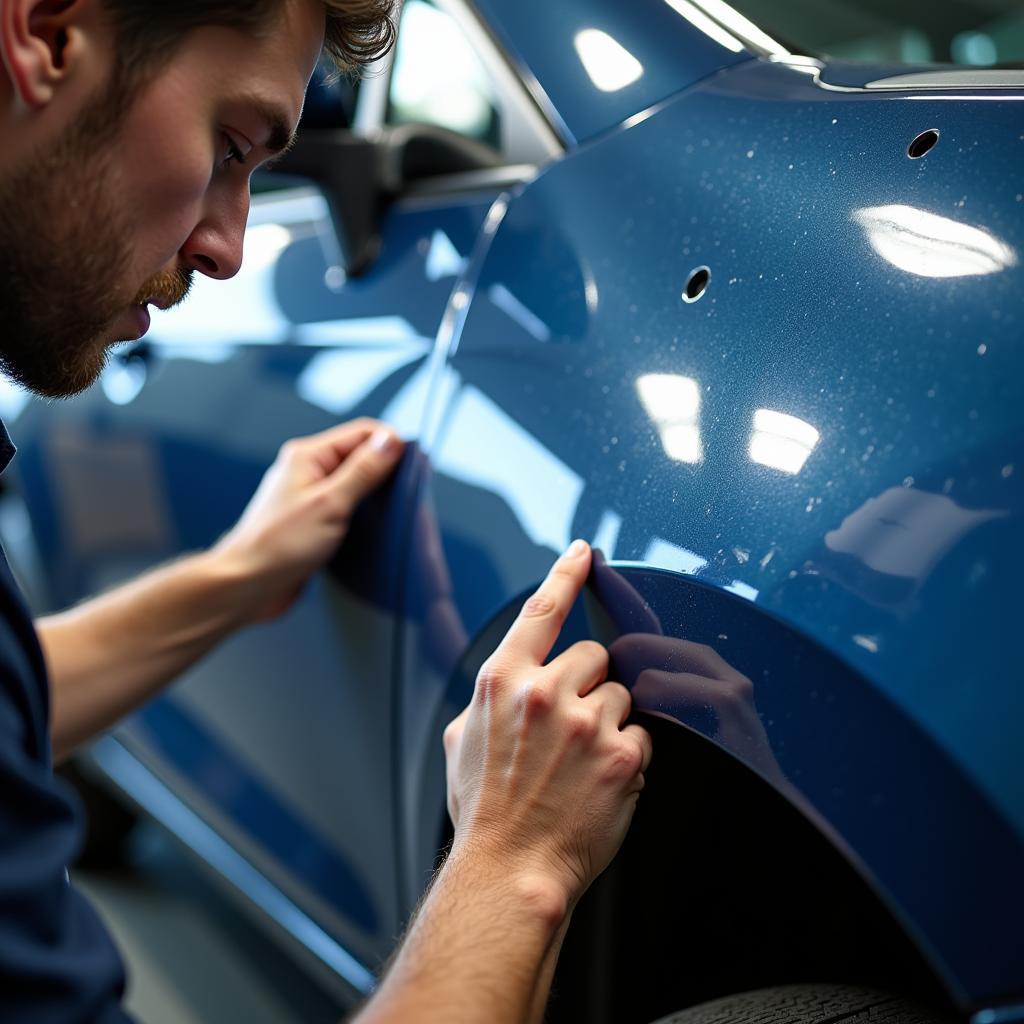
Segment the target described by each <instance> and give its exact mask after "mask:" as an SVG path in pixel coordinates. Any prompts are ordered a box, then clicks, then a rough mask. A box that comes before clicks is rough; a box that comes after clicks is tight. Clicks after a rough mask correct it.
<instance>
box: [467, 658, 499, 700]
mask: <svg viewBox="0 0 1024 1024" xmlns="http://www.w3.org/2000/svg"><path fill="white" fill-rule="evenodd" d="M505 677H506V673H505V668H504V666H503V665H502V663H501V661H500V660H499V659H498V658H496V657H493V656H492V657H490V658H488V659H487V661H485V662H484V663H483V665H481V666H480V671H479V672H478V673H477V676H476V691H475V696H476V698H477V700H478V701H482V702H487V701H490V700H492V699H493V698H494V694H495V692H496V691H498V690H500V689H501V688H502V686H504V684H505Z"/></svg>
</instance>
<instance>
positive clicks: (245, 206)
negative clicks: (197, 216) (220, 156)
mask: <svg viewBox="0 0 1024 1024" xmlns="http://www.w3.org/2000/svg"><path fill="white" fill-rule="evenodd" d="M248 216H249V190H248V188H246V189H245V191H244V193H242V192H240V191H236V192H235V193H234V194H232V195H225V196H221V197H216V199H215V200H214V201H212V202H211V203H210V204H209V205H208V206H207V208H206V209H205V210H204V213H203V217H202V219H201V220H200V221H199V223H198V224H197V225H196V226H195V228H193V230H192V233H191V234H190V235H189V236H188V238H187V239H185V244H184V245H183V246H182V247H181V256H182V261H183V263H184V264H185V266H186V268H188V269H190V270H197V271H199V273H200V274H205V275H206V276H207V277H212V278H215V279H216V280H218V281H226V280H227V279H228V278H230V277H234V276H235V274H237V273H238V271H239V270H240V269H241V266H242V243H243V240H244V238H245V223H246V220H247V219H248Z"/></svg>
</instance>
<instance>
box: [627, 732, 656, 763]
mask: <svg viewBox="0 0 1024 1024" xmlns="http://www.w3.org/2000/svg"><path fill="white" fill-rule="evenodd" d="M622 735H623V736H629V737H630V738H631V739H632V740H633V741H634V742H635V743H636V744H637V745H638V746H639V748H640V773H641V774H643V773H644V772H646V771H647V769H648V768H649V767H650V766H651V756H652V755H653V753H654V744H653V742H652V741H651V734H650V733H649V732H648V731H647V730H646V729H645V728H644V727H643V726H642V725H635V724H634V725H627V726H626V728H625V729H623V730H622Z"/></svg>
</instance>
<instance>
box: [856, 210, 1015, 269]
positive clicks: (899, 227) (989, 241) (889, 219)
mask: <svg viewBox="0 0 1024 1024" xmlns="http://www.w3.org/2000/svg"><path fill="white" fill-rule="evenodd" d="M851 217H852V219H853V221H854V222H855V223H857V224H859V225H860V226H861V227H862V228H863V229H864V232H865V234H866V235H867V239H868V242H869V244H870V245H871V248H872V249H874V250H875V252H877V253H878V255H879V256H881V257H882V259H884V260H887V261H888V262H889V263H891V264H892V265H893V266H894V267H898V268H899V269H900V270H905V271H907V272H908V273H910V274H917V275H918V276H919V277H970V276H973V275H977V274H995V273H997V272H998V271H1000V270H1005V269H1006V268H1007V267H1012V266H1015V265H1016V263H1017V254H1016V253H1015V252H1014V251H1013V249H1011V248H1010V247H1009V246H1008V245H1006V244H1005V243H1003V242H1001V241H999V239H998V238H995V237H994V236H992V235H990V234H989V233H988V232H987V231H982V230H981V228H973V227H971V226H970V225H968V224H961V223H959V222H958V221H955V220H950V219H949V218H948V217H940V216H939V215H938V214H935V213H928V212H927V211H926V210H918V209H915V208H914V207H913V206H901V205H897V204H894V205H891V206H869V207H866V208H865V209H863V210H855V211H854V212H853V213H852V214H851Z"/></svg>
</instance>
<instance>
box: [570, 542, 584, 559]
mask: <svg viewBox="0 0 1024 1024" xmlns="http://www.w3.org/2000/svg"><path fill="white" fill-rule="evenodd" d="M586 550H587V545H586V542H585V541H582V540H574V541H573V542H572V543H571V544H570V545H569V550H568V551H566V553H565V556H566V558H579V556H580V555H582V554H583V553H584V552H585V551H586Z"/></svg>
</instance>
